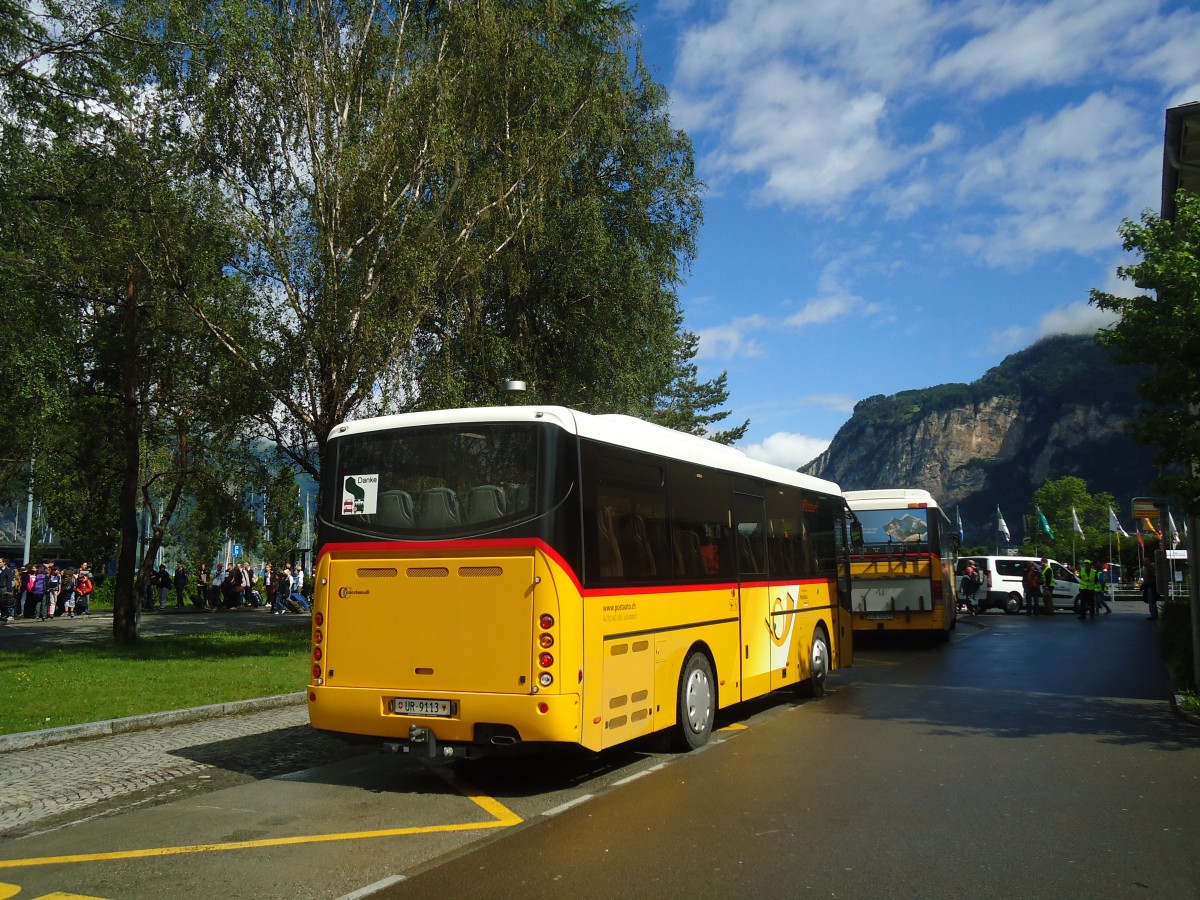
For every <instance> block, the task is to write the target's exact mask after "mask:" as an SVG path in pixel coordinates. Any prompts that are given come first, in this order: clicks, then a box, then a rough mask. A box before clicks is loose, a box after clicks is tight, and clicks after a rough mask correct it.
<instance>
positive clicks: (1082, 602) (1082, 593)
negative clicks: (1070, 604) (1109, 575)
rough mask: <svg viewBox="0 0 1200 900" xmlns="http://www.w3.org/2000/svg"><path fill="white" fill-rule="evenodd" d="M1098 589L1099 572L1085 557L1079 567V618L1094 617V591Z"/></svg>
mask: <svg viewBox="0 0 1200 900" xmlns="http://www.w3.org/2000/svg"><path fill="white" fill-rule="evenodd" d="M1098 590H1100V573H1099V572H1097V571H1096V567H1095V566H1093V565H1092V561H1091V560H1090V559H1085V560H1084V561H1083V565H1082V566H1081V567H1080V569H1079V618H1081V619H1083V618H1088V617H1090V618H1093V619H1094V618H1096V591H1098Z"/></svg>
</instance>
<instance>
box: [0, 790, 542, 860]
mask: <svg viewBox="0 0 1200 900" xmlns="http://www.w3.org/2000/svg"><path fill="white" fill-rule="evenodd" d="M446 780H447V781H448V782H449V783H450V785H451V786H452V787H454V789H455V790H457V791H458V792H459V793H460V794H462V795H463V796H464V797H466V798H467V799H468V800H470V801H471V802H472V803H474V804H475V805H476V806H478V807H479V808H480V809H482V810H483V811H484V812H486V813H487V814H488V815H490V816H492V820H491V821H487V822H459V823H454V824H451V825H414V826H411V827H408V828H382V829H378V830H375V831H344V832H333V833H330V834H308V835H297V836H295V837H283V838H261V839H259V840H254V841H230V842H228V843H222V844H189V845H186V846H182V847H147V848H145V849H142V850H112V851H109V852H106V853H76V854H72V855H70V856H40V857H32V858H30V859H4V860H0V869H17V868H23V867H25V866H53V865H62V864H65V863H81V862H101V861H107V860H114V859H146V858H150V857H157V856H180V855H183V854H186V853H212V852H215V851H221V850H252V849H255V848H259V847H288V846H293V845H296V844H320V843H330V842H333V841H361V840H367V839H371V838H384V837H398V836H402V835H406V834H439V833H446V832H453V831H474V830H475V829H478V828H511V827H512V826H513V825H519V824H521V822H523V821H524V820H523V819H522V818H521V817H520V816H518V815H517V814H516V813H514V812H513V811H512V810H510V809H509V808H508V807H507V806H505V805H504V804H502V803H500V802H499V801H498V800H496V799H494V798H492V797H488V796H485V795H483V794H480V793H478V792H477V791H475V790H473V789H471V788H469V787H467V786H466V785H462V784H460V783H456V782H455V781H454V780H453V779H451V778H446Z"/></svg>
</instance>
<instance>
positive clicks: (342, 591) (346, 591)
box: [338, 587, 371, 600]
mask: <svg viewBox="0 0 1200 900" xmlns="http://www.w3.org/2000/svg"><path fill="white" fill-rule="evenodd" d="M369 593H371V592H370V591H364V590H355V589H354V588H348V587H344V588H341V589H340V590H339V591H338V596H339V597H341V598H342V599H343V600H345V599H346V598H347V597H349V596H350V595H351V594H369Z"/></svg>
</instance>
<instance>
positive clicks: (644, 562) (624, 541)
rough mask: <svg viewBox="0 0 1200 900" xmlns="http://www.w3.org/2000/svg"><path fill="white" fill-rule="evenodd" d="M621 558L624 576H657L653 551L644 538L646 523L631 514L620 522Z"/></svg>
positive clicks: (646, 538)
mask: <svg viewBox="0 0 1200 900" xmlns="http://www.w3.org/2000/svg"><path fill="white" fill-rule="evenodd" d="M621 557H622V559H623V560H624V561H625V569H626V571H625V574H626V575H635V576H643V577H644V576H647V575H656V574H658V573H657V571H656V569H655V565H654V549H653V548H652V547H651V546H650V539H649V538H648V537H647V536H646V521H645V519H643V518H642V517H641V516H639V515H636V514H633V515H628V516H625V517H624V519H622V521H621Z"/></svg>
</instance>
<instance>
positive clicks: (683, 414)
mask: <svg viewBox="0 0 1200 900" xmlns="http://www.w3.org/2000/svg"><path fill="white" fill-rule="evenodd" d="M699 342H700V339H699V338H698V337H697V336H696V335H694V334H692V333H690V332H685V333H684V336H683V343H682V345H681V346H680V348H679V350H678V351H677V352H676V354H675V377H674V378H672V379H671V383H670V384H669V385H668V386H667V389H666V390H665V391H664V392H663V393H662V395H660V396H659V397H658V398H656V402H655V405H654V408H653V409H652V410H651V411H650V412H649V413H648V414H647V418H649V419H650V421H652V422H656V423H658V424H659V425H664V426H666V427H667V428H674V429H675V430H676V431H686V432H687V433H689V434H697V435H701V436H703V437H709V438H711V439H712V440H714V441H716V442H717V443H719V444H732V443H734V442H736V441H740V440H741V439H742V438H743V437H745V436H746V430H747V429H748V428H749V427H750V420H749V419H747V420H746V421H744V422H743V423H742V424H741V425H738V426H735V427H734V428H727V429H724V430H721V431H716V432H713V431H712V427H711V426H713V425H715V424H716V423H718V422H722V421H724V420H725V419H726V418H727V417H728V416H729V410H726V409H719V408H718V407H720V406H722V405H723V404H724V403H725V402H726V401H727V400H728V399H729V388H728V378H727V375H726V373H725V372H722V373H721V374H720V375H718V376H717V377H716V378H713V379H710V380H709V381H703V382H701V381H698V380H697V378H698V377H699V376H698V373H699V368H698V367H697V366H696V364H695V362H693V360H694V359H695V357H696V351H697V350H698V349H699Z"/></svg>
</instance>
